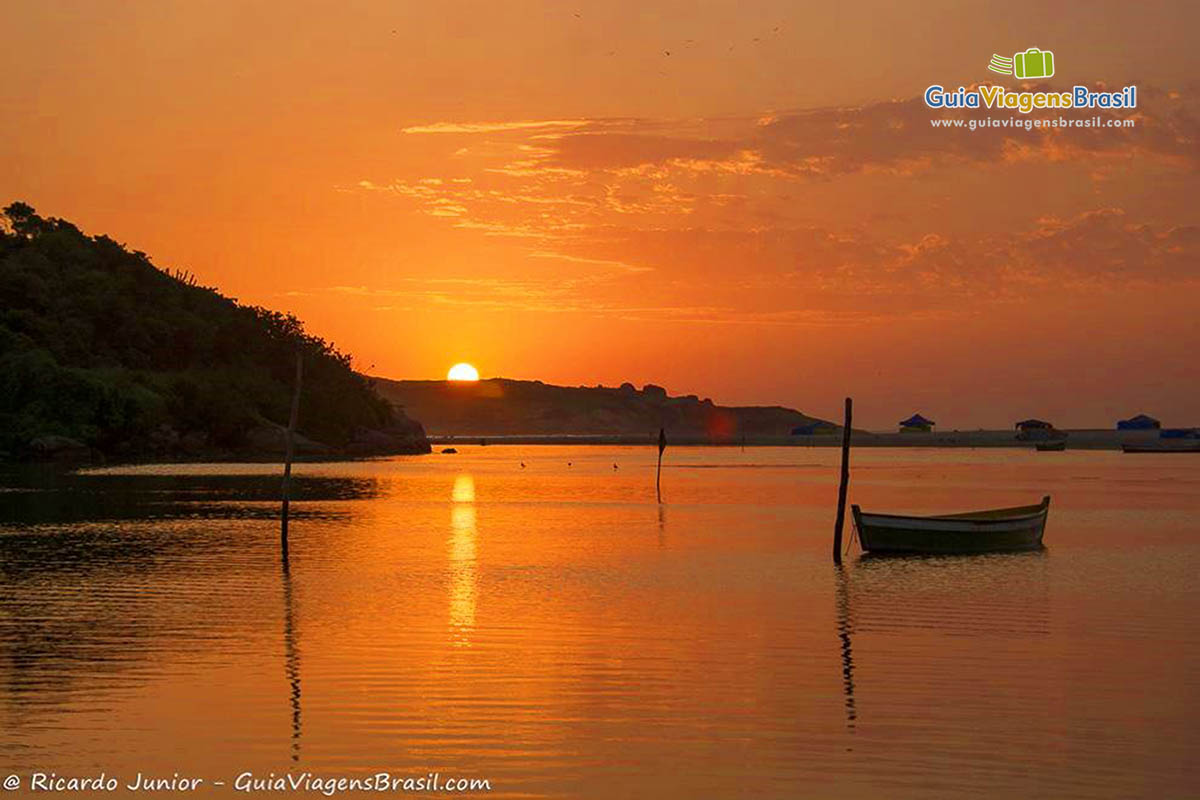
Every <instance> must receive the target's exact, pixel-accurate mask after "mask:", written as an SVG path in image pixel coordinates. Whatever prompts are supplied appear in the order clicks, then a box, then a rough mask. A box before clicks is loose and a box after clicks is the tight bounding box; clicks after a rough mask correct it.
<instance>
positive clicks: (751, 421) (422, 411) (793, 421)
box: [374, 378, 839, 442]
mask: <svg viewBox="0 0 1200 800" xmlns="http://www.w3.org/2000/svg"><path fill="white" fill-rule="evenodd" d="M374 382H375V389H376V390H377V391H378V392H379V393H380V394H381V395H383V397H385V398H387V399H388V400H390V401H392V402H393V403H396V404H398V405H400V406H403V407H404V410H405V412H406V413H408V414H409V415H411V416H413V417H415V418H417V419H419V420H421V422H422V423H423V424H424V426H425V429H426V431H428V433H429V435H430V436H434V437H445V436H618V437H628V436H650V435H652V434H657V433H658V429H659V428H660V427H664V428H666V430H667V434H668V436H671V437H674V438H675V440H676V441H683V440H692V441H714V442H737V441H741V440H742V438H743V437H745V438H747V439H762V438H774V437H786V436H789V435H790V434H791V432H792V430H793V429H794V428H797V427H802V426H806V425H813V424H818V425H823V426H828V427H826V428H825V429H826V430H829V431H836V430H839V428H838V427H837V426H834V425H833V424H832V423H828V422H825V421H824V420H819V419H817V418H815V417H810V416H808V415H807V414H803V413H801V412H799V411H796V410H794V409H791V408H783V407H781V406H742V407H726V406H718V405H716V404H714V403H713V402H712V401H711V400H709V399H707V398H705V399H700V398H699V397H697V396H696V395H687V396H685V397H671V396H669V395H668V394H667V392H666V390H665V389H663V388H662V387H661V386H655V385H653V384H647V385H646V386H643V387H642V388H641V389H637V388H636V387H634V386H633V385H632V384H629V383H625V384H622V385H621V386H619V387H605V386H594V387H588V386H577V387H572V386H554V385H551V384H547V383H542V382H541V381H518V380H509V379H507V378H492V379H489V380H482V381H478V382H459V381H394V380H388V379H385V378H375V379H374Z"/></svg>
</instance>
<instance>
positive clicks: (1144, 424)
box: [1117, 414, 1162, 431]
mask: <svg viewBox="0 0 1200 800" xmlns="http://www.w3.org/2000/svg"><path fill="white" fill-rule="evenodd" d="M1161 427H1162V423H1161V422H1159V421H1158V420H1156V419H1155V418H1154V417H1148V416H1146V415H1145V414H1138V415H1137V416H1136V417H1130V418H1129V419H1122V420H1118V421H1117V430H1119V431H1151V430H1155V429H1156V428H1161Z"/></svg>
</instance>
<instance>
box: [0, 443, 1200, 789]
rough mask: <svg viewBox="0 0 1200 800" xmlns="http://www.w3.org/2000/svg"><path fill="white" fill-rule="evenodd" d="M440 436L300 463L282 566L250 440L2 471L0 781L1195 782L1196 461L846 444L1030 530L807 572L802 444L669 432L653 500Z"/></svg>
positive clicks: (819, 464)
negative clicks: (1028, 508) (240, 457)
mask: <svg viewBox="0 0 1200 800" xmlns="http://www.w3.org/2000/svg"><path fill="white" fill-rule="evenodd" d="M460 451H461V452H460V453H459V454H458V455H456V456H451V455H434V456H426V457H415V458H402V459H395V460H387V461H371V462H358V463H346V464H322V465H300V466H299V467H298V469H297V473H298V475H299V478H298V481H297V493H298V496H299V499H298V501H297V502H295V503H294V504H293V516H292V520H293V522H292V529H291V559H290V564H289V568H288V569H287V570H286V571H285V570H284V569H282V568H281V564H280V559H279V546H278V539H279V531H278V522H277V507H276V504H275V501H274V500H273V498H274V497H275V496H276V492H277V489H278V481H277V478H276V476H275V475H276V472H277V467H273V466H268V465H190V466H163V467H139V468H131V469H121V470H109V471H103V472H99V473H95V472H93V473H88V474H83V475H75V476H59V477H57V478H54V477H53V476H49V475H45V474H42V475H38V474H28V473H26V474H9V475H7V476H5V477H4V485H5V488H4V489H2V490H0V779H3V778H4V776H8V775H9V774H10V773H11V774H12V775H15V776H16V777H17V778H18V779H19V780H20V782H21V783H20V785H21V788H20V789H18V790H17V791H16V792H10V793H9V796H22V795H25V794H28V792H29V782H30V780H31V776H32V774H33V773H35V772H41V773H47V774H49V773H51V772H53V773H56V775H57V776H59V777H64V776H65V777H95V776H98V775H99V774H100V773H101V772H103V773H104V774H105V775H106V777H113V776H115V777H117V778H119V779H120V781H121V784H122V785H124V784H125V783H126V782H132V781H133V780H135V779H136V778H135V776H136V775H137V774H138V773H139V772H141V773H143V774H147V775H155V776H164V775H165V776H166V777H171V776H172V775H173V774H174V773H178V774H179V775H181V776H191V777H197V778H201V779H203V780H204V781H205V783H204V784H202V785H201V786H199V787H198V788H197V790H196V792H195V793H196V794H199V795H207V796H222V795H232V794H233V793H234V789H235V785H236V784H237V782H238V781H239V778H238V776H239V775H242V774H244V773H253V775H254V777H255V778H269V776H270V775H271V773H274V774H275V775H276V776H285V775H288V774H289V773H290V774H291V775H293V776H302V775H303V774H304V773H306V772H307V773H309V775H310V776H316V777H319V778H321V779H326V778H337V777H347V778H362V777H365V776H369V775H373V774H375V773H378V772H383V771H386V772H388V773H390V774H391V775H392V776H394V777H413V778H416V777H423V776H426V775H428V774H429V773H431V772H436V773H438V776H439V778H438V779H439V780H440V781H445V780H446V779H449V778H459V777H465V778H478V779H485V780H487V781H489V782H490V784H491V787H492V789H491V791H490V792H488V793H482V792H480V793H479V795H478V796H485V794H486V796H491V797H564V798H567V797H569V798H575V797H579V798H642V797H645V798H676V797H678V798H684V797H688V798H731V797H753V798H805V797H814V798H820V797H886V798H909V797H911V798H917V797H922V798H924V797H980V796H988V797H1011V798H1033V797H1046V798H1097V797H1111V798H1128V797H1147V798H1150V797H1153V798H1170V797H1179V798H1183V797H1194V796H1196V795H1197V794H1200V766H1197V759H1196V758H1195V749H1196V741H1197V734H1200V722H1198V721H1197V711H1198V707H1197V701H1198V700H1200V673H1198V669H1197V656H1200V627H1198V624H1197V610H1198V609H1200V589H1198V584H1197V569H1198V567H1200V558H1198V556H1200V523H1198V522H1197V520H1198V519H1200V516H1198V515H1200V456H1132V455H1122V454H1120V453H1110V452H1095V453H1073V452H1067V453H1042V454H1036V453H1032V452H1024V451H1015V450H1014V451H998V450H980V451H970V450H955V451H912V450H907V451H905V450H891V449H889V450H865V449H864V450H859V451H856V452H855V456H854V457H855V462H856V463H855V468H854V474H853V480H852V487H851V500H852V502H858V503H861V504H862V505H863V506H865V507H868V508H871V509H878V510H897V511H914V512H920V511H931V512H932V511H935V510H944V511H954V510H965V509H969V508H972V507H987V506H1004V505H1017V504H1022V503H1029V502H1036V501H1037V500H1038V499H1039V498H1040V497H1041V496H1042V495H1043V494H1046V493H1049V494H1052V495H1053V497H1054V501H1053V507H1052V510H1051V514H1050V521H1049V525H1048V527H1047V534H1046V543H1047V545H1048V547H1047V549H1046V550H1045V551H1042V552H1038V553H1027V554H1020V555H1008V556H976V557H960V558H937V559H902V560H883V561H881V560H871V559H861V558H860V557H859V555H858V553H857V551H855V552H853V553H852V554H851V556H850V557H849V558H848V561H847V563H846V566H845V567H844V569H842V570H838V569H835V568H834V567H833V566H831V564H830V563H829V560H830V556H829V547H830V538H831V533H830V531H831V527H832V517H833V502H834V497H835V494H836V486H835V485H834V483H833V481H834V480H835V476H836V467H835V463H836V458H837V453H835V452H834V451H832V450H820V449H805V448H789V449H754V448H751V449H749V450H747V451H745V452H741V451H740V450H738V449H736V448H729V449H710V448H674V449H671V450H668V452H667V464H668V466H667V468H666V469H665V470H664V476H663V483H664V500H665V505H663V506H661V507H660V506H659V505H657V504H656V503H655V498H654V466H653V465H654V453H653V451H652V450H651V449H649V448H638V449H635V448H615V447H614V448H604V447H586V448H585V447H578V448H567V447H540V448H538V447H495V446H493V447H485V448H477V447H461V448H460ZM522 462H524V463H525V465H526V466H525V467H524V468H522V466H521V463H522ZM614 463H615V464H616V465H617V467H618V469H616V470H614V469H613V465H614ZM240 780H242V781H245V780H249V779H246V778H244V777H243V778H242V779H240ZM215 782H224V783H225V786H223V787H222V786H215V785H213V784H214V783H215ZM242 785H245V784H244V783H243V784H242ZM310 789H311V784H310ZM123 793H124V790H123V789H121V790H118V791H117V792H116V794H123ZM285 794H286V793H284V792H276V793H275V795H276V796H285ZM348 794H349V795H350V796H354V795H355V794H358V795H360V796H365V795H364V794H363V793H362V792H349V793H348ZM38 796H45V794H44V793H39V794H38ZM243 796H244V795H243ZM305 796H314V795H313V794H312V792H311V791H310V792H308V793H305ZM373 796H383V795H373Z"/></svg>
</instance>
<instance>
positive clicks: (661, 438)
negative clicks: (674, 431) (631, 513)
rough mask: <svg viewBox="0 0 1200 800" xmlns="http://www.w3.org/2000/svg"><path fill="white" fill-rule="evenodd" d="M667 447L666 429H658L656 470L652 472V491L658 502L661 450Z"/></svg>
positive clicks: (659, 495)
mask: <svg viewBox="0 0 1200 800" xmlns="http://www.w3.org/2000/svg"><path fill="white" fill-rule="evenodd" d="M666 449H667V429H666V428H659V429H658V472H656V473H655V474H654V491H655V493H656V494H657V495H658V502H659V503H660V504H661V503H662V457H663V451H664V450H666Z"/></svg>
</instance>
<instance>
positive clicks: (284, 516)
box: [279, 349, 304, 563]
mask: <svg viewBox="0 0 1200 800" xmlns="http://www.w3.org/2000/svg"><path fill="white" fill-rule="evenodd" d="M303 381H304V360H303V359H302V358H301V356H300V350H299V349H297V350H296V387H295V389H294V390H293V391H292V413H291V415H290V416H289V417H288V427H287V445H286V447H285V448H284V456H283V508H282V509H281V513H280V525H279V547H280V553H281V555H282V557H283V560H284V562H285V563H286V562H287V558H288V500H289V494H290V492H291V488H292V455H293V453H294V450H295V438H296V418H297V417H298V416H300V384H301V383H302V382H303Z"/></svg>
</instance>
